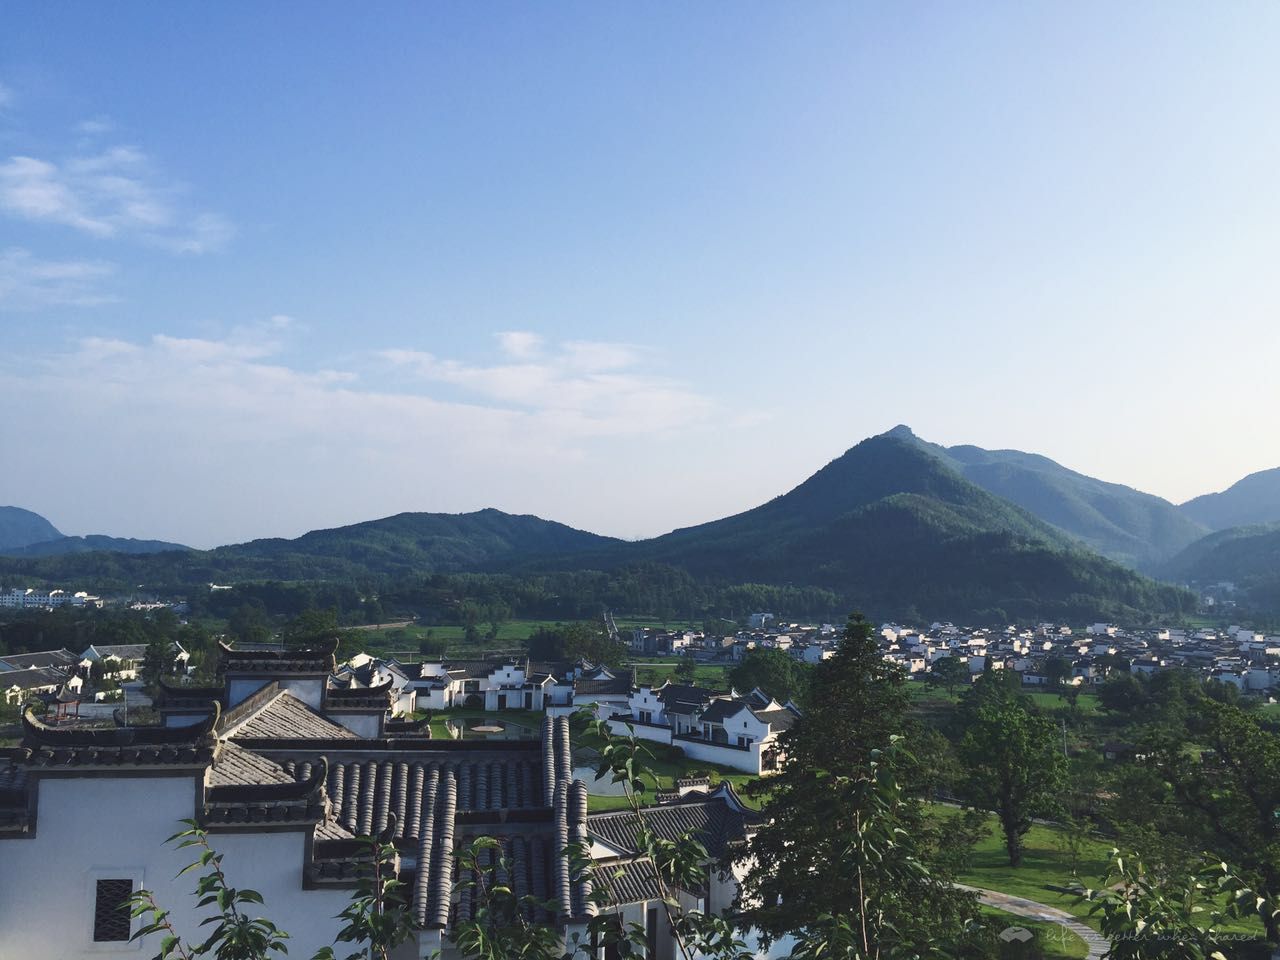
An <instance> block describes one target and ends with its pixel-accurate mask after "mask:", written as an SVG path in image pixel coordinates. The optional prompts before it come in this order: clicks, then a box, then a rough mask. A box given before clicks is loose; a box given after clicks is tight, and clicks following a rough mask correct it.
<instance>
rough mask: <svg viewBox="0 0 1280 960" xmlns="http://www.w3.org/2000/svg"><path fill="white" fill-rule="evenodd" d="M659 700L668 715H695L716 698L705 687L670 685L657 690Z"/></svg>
mask: <svg viewBox="0 0 1280 960" xmlns="http://www.w3.org/2000/svg"><path fill="white" fill-rule="evenodd" d="M656 692H657V694H658V699H659V700H661V701H662V705H663V708H664V709H665V710H666V711H667V712H668V713H693V712H694V711H695V710H696V709H698V708H699V707H701V706H702V705H703V704H704V703H706V702H707V701H708V700H710V699H711V698H712V697H714V696H715V694H714V693H712V692H711V691H710V690H708V689H706V688H705V687H692V686H686V685H684V684H679V683H668V684H665V685H664V686H662V687H659V688H658V689H657V691H656Z"/></svg>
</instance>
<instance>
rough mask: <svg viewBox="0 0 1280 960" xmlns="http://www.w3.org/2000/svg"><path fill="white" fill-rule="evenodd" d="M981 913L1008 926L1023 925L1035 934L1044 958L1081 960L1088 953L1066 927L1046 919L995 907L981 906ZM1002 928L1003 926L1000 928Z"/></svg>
mask: <svg viewBox="0 0 1280 960" xmlns="http://www.w3.org/2000/svg"><path fill="white" fill-rule="evenodd" d="M982 913H983V914H984V915H985V916H988V917H990V918H991V919H992V920H993V921H994V922H996V923H1003V924H1005V925H1006V926H1009V927H1025V928H1026V929H1028V930H1030V931H1031V932H1033V933H1034V934H1035V935H1036V942H1037V943H1038V944H1039V945H1040V948H1041V949H1042V950H1043V956H1044V960H1082V958H1083V957H1087V956H1088V955H1089V947H1088V944H1086V943H1085V942H1084V941H1083V940H1081V939H1080V938H1079V937H1077V936H1076V935H1075V934H1074V933H1072V932H1071V931H1070V930H1068V929H1067V928H1066V927H1063V926H1060V925H1058V924H1056V923H1051V922H1050V921H1048V920H1028V919H1027V918H1026V917H1019V916H1017V915H1015V914H1012V913H1005V912H1004V911H1003V910H997V909H996V908H995V907H983V908H982ZM1000 929H1003V928H1000Z"/></svg>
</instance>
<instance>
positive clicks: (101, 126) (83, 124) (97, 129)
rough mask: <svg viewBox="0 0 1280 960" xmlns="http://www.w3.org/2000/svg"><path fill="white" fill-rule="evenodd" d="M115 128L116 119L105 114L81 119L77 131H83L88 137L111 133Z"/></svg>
mask: <svg viewBox="0 0 1280 960" xmlns="http://www.w3.org/2000/svg"><path fill="white" fill-rule="evenodd" d="M115 128H116V125H115V123H114V121H112V119H111V118H110V117H108V116H106V115H105V114H104V115H102V116H97V117H93V118H92V119H90V120H81V121H80V122H79V123H77V124H76V132H77V133H82V134H84V135H85V136H86V137H98V136H101V135H102V134H104V133H110V132H111V131H112V130H114V129H115Z"/></svg>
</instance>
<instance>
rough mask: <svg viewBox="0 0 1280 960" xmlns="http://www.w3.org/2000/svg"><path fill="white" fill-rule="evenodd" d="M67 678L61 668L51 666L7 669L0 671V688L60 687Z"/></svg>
mask: <svg viewBox="0 0 1280 960" xmlns="http://www.w3.org/2000/svg"><path fill="white" fill-rule="evenodd" d="M66 679H67V675H66V674H65V673H63V672H62V671H61V670H54V669H52V668H50V667H31V668H29V669H26V670H6V671H4V672H3V673H0V690H8V689H10V688H12V687H17V688H18V689H19V690H35V689H37V688H39V687H58V686H61V685H62V684H63V683H64V682H65V681H66Z"/></svg>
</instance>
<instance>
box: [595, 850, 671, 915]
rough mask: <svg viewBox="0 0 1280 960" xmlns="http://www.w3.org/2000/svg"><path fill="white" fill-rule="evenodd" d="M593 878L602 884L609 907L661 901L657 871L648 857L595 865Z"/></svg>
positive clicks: (660, 888)
mask: <svg viewBox="0 0 1280 960" xmlns="http://www.w3.org/2000/svg"><path fill="white" fill-rule="evenodd" d="M593 876H594V878H595V879H596V880H597V881H598V882H600V883H603V884H604V888H605V890H606V891H607V892H608V894H609V903H610V905H617V906H623V905H625V904H628V903H644V902H645V901H646V900H661V899H662V885H661V884H660V883H659V881H658V870H657V868H656V867H655V866H654V865H653V861H652V860H650V859H649V858H648V857H635V858H633V859H630V860H613V861H610V862H607V863H601V864H597V865H596V868H595V871H594V874H593Z"/></svg>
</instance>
